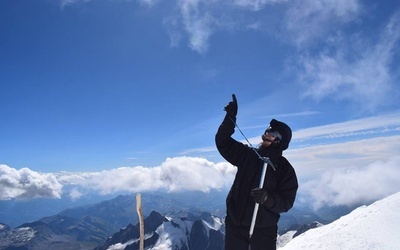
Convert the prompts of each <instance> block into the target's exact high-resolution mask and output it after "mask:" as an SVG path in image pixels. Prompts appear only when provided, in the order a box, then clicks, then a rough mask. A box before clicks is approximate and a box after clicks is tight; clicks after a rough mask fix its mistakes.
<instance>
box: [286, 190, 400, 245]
mask: <svg viewBox="0 0 400 250" xmlns="http://www.w3.org/2000/svg"><path fill="white" fill-rule="evenodd" d="M399 232H400V192H399V193H396V194H393V195H390V196H388V197H386V198H384V199H382V200H379V201H377V202H375V203H373V204H371V205H369V206H362V207H359V208H357V209H355V210H354V211H352V212H351V213H349V214H348V215H345V216H343V217H341V218H340V219H338V220H336V221H334V222H332V223H330V224H327V225H325V226H322V227H318V228H315V229H310V230H308V231H307V232H305V233H304V234H301V235H299V236H298V237H296V238H294V239H293V240H291V241H290V242H289V243H288V244H287V245H285V246H284V247H282V248H279V250H291V249H295V250H298V249H307V250H313V249H318V250H321V249H329V250H330V249H332V250H337V249H341V250H344V249H349V250H350V249H351V250H354V249H363V250H372V249H374V250H375V249H379V250H385V249H387V250H393V249H400V237H399Z"/></svg>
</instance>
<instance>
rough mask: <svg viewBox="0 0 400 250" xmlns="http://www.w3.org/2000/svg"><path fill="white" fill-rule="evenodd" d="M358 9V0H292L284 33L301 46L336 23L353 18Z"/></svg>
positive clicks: (323, 35)
mask: <svg viewBox="0 0 400 250" xmlns="http://www.w3.org/2000/svg"><path fill="white" fill-rule="evenodd" d="M360 9H361V6H360V2H359V1H358V0H339V1H338V0H319V1H315V0H298V1H293V2H292V4H291V5H290V7H289V9H288V11H287V13H286V17H285V21H284V25H285V27H284V28H285V35H286V37H287V38H290V39H291V40H292V42H293V43H294V44H296V45H298V46H300V47H302V46H304V45H307V44H308V43H313V42H314V41H315V40H316V39H317V38H318V39H320V38H322V37H325V36H326V35H327V34H329V33H330V31H332V30H333V29H335V28H337V25H339V24H343V23H346V22H349V21H352V20H354V19H355V18H357V16H358V14H359V12H360ZM318 39H317V40H318Z"/></svg>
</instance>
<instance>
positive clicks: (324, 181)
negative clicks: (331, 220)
mask: <svg viewBox="0 0 400 250" xmlns="http://www.w3.org/2000/svg"><path fill="white" fill-rule="evenodd" d="M399 166H400V157H398V156H396V157H391V158H388V159H387V160H384V161H376V162H373V163H371V164H369V165H366V166H363V167H354V168H340V167H339V168H331V169H329V170H327V171H326V172H324V173H323V174H322V175H320V177H319V178H318V179H314V180H312V181H309V182H306V183H304V184H303V185H302V186H301V189H302V194H305V195H306V196H307V199H309V200H308V202H310V203H311V204H313V206H314V207H315V208H320V207H323V206H326V205H329V206H333V205H335V206H336V205H347V206H349V205H357V204H360V203H364V202H372V201H376V200H378V199H381V198H382V197H386V196H388V195H390V194H393V193H396V192H398V191H399V190H400V167H399Z"/></svg>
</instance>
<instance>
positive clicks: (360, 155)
mask: <svg viewBox="0 0 400 250" xmlns="http://www.w3.org/2000/svg"><path fill="white" fill-rule="evenodd" d="M399 141H400V136H399V135H397V136H390V137H378V138H372V139H364V140H357V141H349V142H342V143H332V144H327V145H316V146H308V147H304V148H297V149H291V150H288V151H286V152H285V153H284V155H285V156H286V157H287V158H288V159H289V161H290V162H291V163H292V165H293V166H294V167H295V169H296V171H297V174H298V175H299V177H302V178H303V177H304V178H315V177H316V176H319V175H321V174H322V173H323V172H325V171H327V170H330V169H343V168H349V167H362V166H365V165H368V164H371V162H375V161H383V160H386V159H388V158H391V157H393V156H395V155H397V154H398V152H400V144H399V143H398V142H399Z"/></svg>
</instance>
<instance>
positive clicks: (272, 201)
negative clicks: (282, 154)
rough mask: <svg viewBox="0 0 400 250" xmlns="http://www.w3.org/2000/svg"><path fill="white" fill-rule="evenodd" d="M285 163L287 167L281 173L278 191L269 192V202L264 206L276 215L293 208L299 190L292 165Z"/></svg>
mask: <svg viewBox="0 0 400 250" xmlns="http://www.w3.org/2000/svg"><path fill="white" fill-rule="evenodd" d="M285 161H286V164H287V165H286V167H285V168H284V170H283V171H282V172H281V173H279V177H278V185H277V189H276V190H271V191H269V192H268V195H269V197H268V200H267V201H266V202H265V203H264V204H263V205H264V206H266V207H267V208H268V209H269V210H271V211H273V212H275V213H283V212H287V211H289V209H291V208H292V207H293V204H294V201H295V198H296V193H297V188H298V182H297V176H296V173H295V171H294V169H293V167H292V166H291V165H290V163H289V162H288V161H287V160H285Z"/></svg>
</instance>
